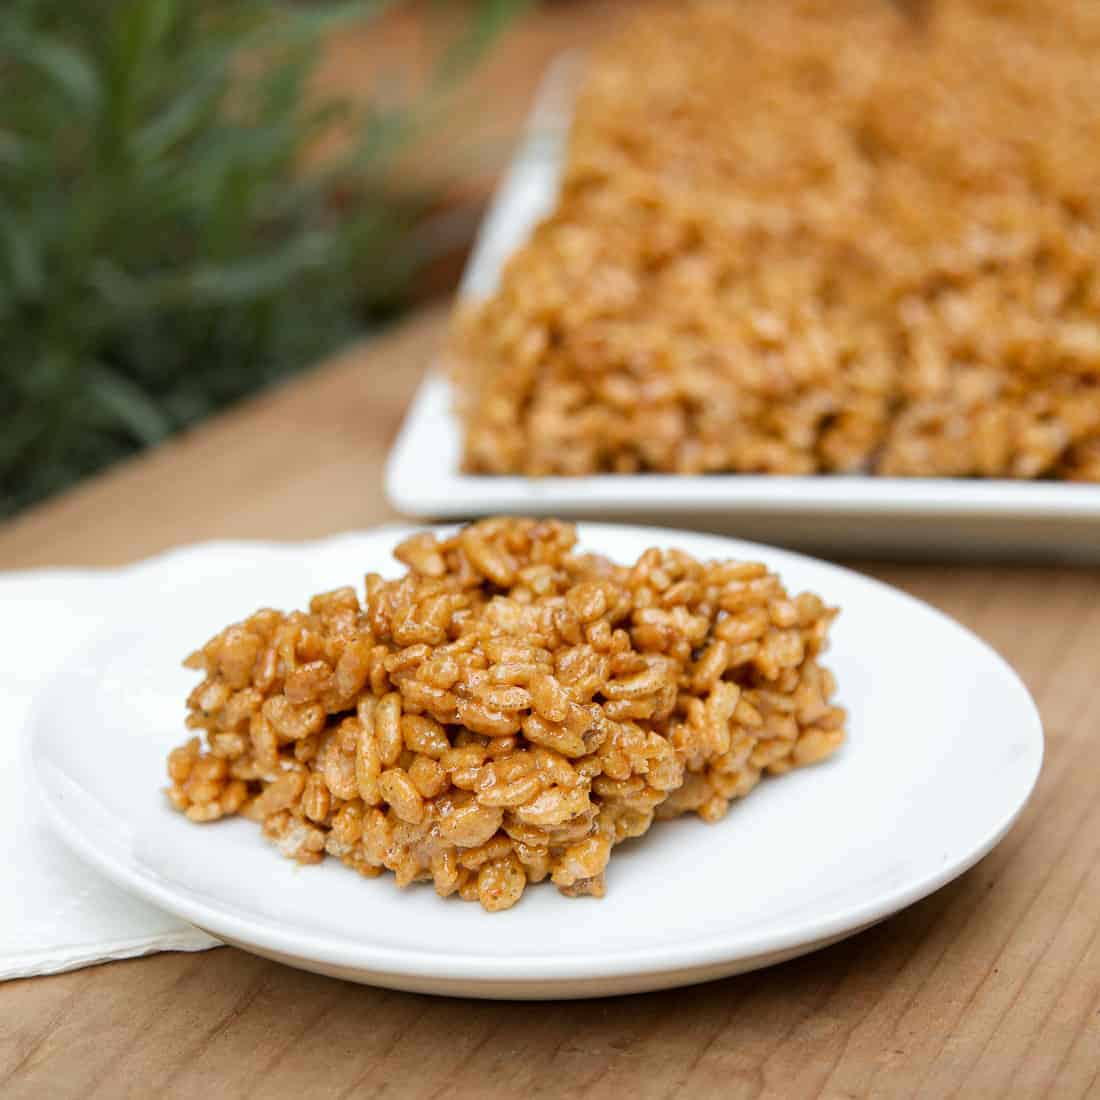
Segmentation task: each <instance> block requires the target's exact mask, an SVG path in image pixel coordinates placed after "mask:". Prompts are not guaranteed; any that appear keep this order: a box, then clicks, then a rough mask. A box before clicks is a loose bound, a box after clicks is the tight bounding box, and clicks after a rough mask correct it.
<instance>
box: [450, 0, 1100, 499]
mask: <svg viewBox="0 0 1100 1100" xmlns="http://www.w3.org/2000/svg"><path fill="white" fill-rule="evenodd" d="M1098 56H1100V4H1097V3H1096V2H1095V0H931V2H922V3H916V2H912V3H888V2H885V0H769V2H764V0H755V2H754V0H738V2H732V0H714V2H711V3H705V2H694V3H693V2H683V3H678V4H669V5H666V6H665V7H664V8H663V9H661V10H659V11H658V12H657V13H652V12H651V13H648V14H645V15H644V16H642V17H641V18H640V19H638V20H637V21H636V22H635V23H634V24H633V25H632V26H630V27H629V28H628V29H627V30H626V32H625V33H624V34H623V35H622V37H621V38H620V39H619V40H618V41H617V42H615V43H613V44H612V45H611V46H610V47H609V48H607V49H606V50H605V51H604V52H603V53H602V54H601V55H599V56H598V57H597V59H596V60H595V62H594V64H593V66H592V70H591V73H590V76H589V78H588V81H587V84H586V87H585V89H584V91H583V94H582V95H581V98H580V102H579V104H578V108H577V111H576V121H575V125H574V132H573V136H572V142H571V147H570V150H569V154H568V162H567V166H566V172H565V179H564V183H563V188H562V193H561V198H560V201H559V204H558V207H557V209H556V211H555V212H554V213H553V215H552V216H551V217H550V218H549V219H548V220H547V221H545V222H544V223H543V224H542V225H541V227H539V228H538V229H537V230H536V231H535V233H534V235H533V237H532V239H531V240H530V242H529V243H528V244H527V245H526V246H525V247H523V248H521V249H520V250H519V252H518V253H517V254H516V255H515V256H514V257H513V259H512V260H511V262H510V263H509V265H508V266H507V268H506V271H505V273H504V275H503V280H502V283H501V286H500V287H499V289H498V291H497V292H496V293H495V294H494V295H493V296H492V297H491V298H489V299H488V300H487V301H485V302H484V303H482V304H480V305H478V306H475V307H473V308H472V309H468V310H466V311H464V312H463V313H462V314H461V315H460V317H459V318H458V322H457V324H456V334H455V342H454V358H455V377H456V379H457V381H458V383H459V389H460V394H461V397H460V409H461V412H462V414H463V419H464V422H465V466H466V468H467V470H469V471H471V472H474V473H483V474H505V473H520V474H528V475H532V476H540V475H554V474H557V475H577V474H588V473H596V472H619V473H632V472H637V471H664V472H673V473H706V472H718V471H735V472H746V473H747V472H763V473H785V474H806V473H814V472H830V471H865V472H874V473H879V474H886V475H895V476H900V475H935V476H941V475H944V476H947V475H950V476H988V477H1015V478H1035V477H1054V478H1067V479H1080V480H1089V481H1100V275H1098V273H1097V257H1098V256H1100V113H1098V112H1097V109H1096V104H1097V103H1100V65H1098V64H1097V62H1096V59H1097V57H1098Z"/></svg>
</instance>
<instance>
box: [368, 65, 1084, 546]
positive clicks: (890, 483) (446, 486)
mask: <svg viewBox="0 0 1100 1100" xmlns="http://www.w3.org/2000/svg"><path fill="white" fill-rule="evenodd" d="M576 66H577V60H576V59H575V58H572V57H567V58H563V59H562V60H561V61H559V62H558V63H557V64H556V65H555V66H554V67H553V68H552V69H551V71H550V73H549V75H548V76H547V78H546V80H545V81H544V83H543V86H542V90H541V91H540V93H539V96H538V100H537V103H536V105H535V109H534V111H533V113H532V116H531V120H530V124H529V126H528V129H527V134H526V136H525V138H524V140H523V142H522V143H521V145H520V148H519V150H518V151H517V153H516V156H515V158H514V160H513V162H512V165H511V168H510V170H509V172H508V175H507V176H506V178H505V180H504V182H503V184H502V185H501V188H500V190H499V191H498V193H497V195H496V197H495V199H494V202H493V205H492V208H491V210H490V212H489V215H488V217H487V218H486V220H485V223H484V225H483V227H482V230H481V233H480V236H479V239H478V241H477V244H476V246H475V249H474V252H473V255H472V256H471V259H470V263H469V266H468V268H467V271H466V274H465V277H464V279H463V283H462V287H461V290H460V294H461V295H463V296H466V297H475V298H476V297H480V296H484V295H486V294H489V293H491V292H492V290H493V287H494V286H495V284H496V281H497V278H498V277H499V273H500V270H501V268H502V266H503V264H504V262H505V261H506V259H507V258H508V256H509V255H510V254H511V253H512V252H513V251H514V250H515V249H516V248H518V247H519V246H520V245H521V244H522V243H523V241H524V240H525V239H526V237H527V235H528V234H529V233H530V231H531V229H532V228H533V227H534V226H535V224H536V223H537V222H538V221H539V220H540V218H542V217H543V216H544V215H545V214H547V213H548V212H549V211H550V209H551V208H552V206H553V203H554V199H555V196H556V192H557V185H558V177H559V171H560V166H561V162H562V157H563V153H564V148H565V142H566V137H567V135H568V128H569V117H570V101H571V90H572V88H573V87H574V86H575V82H576V72H575V71H576ZM460 456H461V427H460V425H459V423H458V420H457V418H456V417H455V415H454V412H453V394H452V392H451V388H450V385H449V383H448V382H447V380H446V378H445V377H444V376H443V373H442V371H441V370H438V369H437V370H432V371H430V372H429V374H428V375H427V377H426V379H425V381H424V383H423V385H422V386H421V388H420V390H419V392H418V393H417V395H416V398H415V400H414V402H413V404H412V407H411V408H410V410H409V414H408V417H407V418H406V421H405V424H404V426H403V428H402V430H401V434H400V436H399V437H398V439H397V442H396V443H395V445H394V448H393V450H392V452H391V454H390V459H389V463H388V466H387V471H386V491H387V494H388V496H389V499H390V501H391V503H392V504H393V505H394V507H395V508H397V509H398V510H399V511H400V512H402V513H404V514H405V515H409V516H416V517H431V518H451V517H456V518H457V517H473V516H480V515H487V514H490V513H512V514H524V515H555V516H560V517H587V518H600V519H622V520H634V521H646V522H651V523H668V524H678V525H680V526H691V527H694V528H697V529H701V530H713V531H720V532H724V533H728V534H736V535H739V536H741V537H743V538H752V539H759V540H763V541H766V542H774V543H780V544H785V545H789V546H797V547H802V548H809V549H815V550H818V551H823V552H826V553H832V554H862V555H866V554H887V555H890V556H898V555H904V556H917V557H920V556H928V555H937V556H941V557H955V558H961V557H971V556H974V555H982V556H984V557H991V558H992V557H998V558H1021V559H1022V558H1043V559H1052V560H1076V561H1081V562H1100V485H1078V484H1058V483H1053V482H1017V481H999V480H964V479H947V478H938V479H917V478H883V477H866V476H862V475H852V476H817V477H778V476H758V475H743V474H728V475H727V474H718V475H713V474H712V475H708V476H699V477H694V476H678V475H666V474H642V475H626V476H616V475H601V476H594V477H576V478H559V477H548V478H522V477H485V476H471V475H468V474H464V473H462V470H461V464H460Z"/></svg>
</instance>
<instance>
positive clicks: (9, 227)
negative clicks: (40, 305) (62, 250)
mask: <svg viewBox="0 0 1100 1100" xmlns="http://www.w3.org/2000/svg"><path fill="white" fill-rule="evenodd" d="M0 246H2V248H3V255H4V259H5V260H6V263H5V265H4V266H5V268H6V270H7V273H8V275H9V277H10V280H11V285H12V288H13V289H14V290H15V292H16V294H17V295H18V296H19V297H22V298H25V299H34V298H38V297H40V296H41V294H42V291H43V288H44V287H45V284H46V277H45V270H44V268H43V265H42V256H41V254H40V252H39V247H38V246H39V241H38V240H36V239H35V237H34V234H33V233H32V232H31V230H30V228H29V227H25V226H22V225H20V224H19V223H18V222H17V221H16V219H15V218H14V217H12V216H11V215H10V214H8V213H6V212H5V213H2V214H0Z"/></svg>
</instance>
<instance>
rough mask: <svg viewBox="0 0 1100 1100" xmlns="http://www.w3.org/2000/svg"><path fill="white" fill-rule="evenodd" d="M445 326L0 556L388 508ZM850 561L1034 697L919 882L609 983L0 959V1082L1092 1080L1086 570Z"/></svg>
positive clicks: (740, 1090) (1091, 699)
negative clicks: (744, 953) (781, 957)
mask: <svg viewBox="0 0 1100 1100" xmlns="http://www.w3.org/2000/svg"><path fill="white" fill-rule="evenodd" d="M443 325H444V317H443V314H442V313H441V312H439V311H436V312H433V313H428V314H425V315H423V316H422V317H420V318H418V319H416V320H415V321H413V322H412V323H410V324H407V325H405V326H403V327H401V328H398V329H395V330H394V331H392V332H391V333H390V334H388V335H387V336H385V337H383V338H382V339H380V340H378V341H375V342H373V343H371V344H369V345H365V346H362V347H359V348H356V349H352V350H351V351H349V352H348V353H347V354H346V355H344V356H341V357H340V358H338V359H337V360H335V361H333V362H332V363H330V364H328V365H326V366H324V367H322V368H320V369H318V370H317V371H315V372H313V373H311V374H309V375H306V376H305V377H303V378H301V379H300V380H298V381H297V382H295V383H293V384H291V385H288V386H286V387H285V388H283V389H281V390H279V391H276V392H274V393H271V394H269V395H267V396H265V397H264V398H262V399H261V400H259V401H257V402H254V403H253V404H251V405H247V406H244V407H242V408H240V409H238V410H235V411H233V412H231V413H230V414H229V415H227V416H225V417H223V418H221V419H220V420H217V421H214V422H212V423H210V424H208V425H206V426H205V427H203V428H201V429H199V430H197V431H195V432H193V433H191V434H190V435H188V436H186V437H184V438H182V439H180V440H178V441H176V442H174V443H171V444H169V445H168V446H165V447H163V448H161V449H160V450H158V451H157V452H155V453H154V454H152V455H150V456H148V457H146V458H144V459H141V460H138V461H135V462H132V463H129V464H127V465H125V466H122V467H120V468H118V469H116V470H115V471H112V472H110V473H109V474H107V475H106V476H105V477H102V478H100V479H98V480H96V481H93V482H91V483H89V484H87V485H86V486H84V487H82V488H80V489H79V490H77V491H76V492H75V493H72V494H70V495H69V496H67V497H64V498H62V499H60V500H58V501H56V502H54V503H52V504H49V505H47V506H46V507H44V508H41V509H39V510H38V511H36V512H33V513H31V514H29V515H27V516H26V517H24V518H23V519H21V520H19V521H18V522H16V523H13V524H10V525H8V526H7V527H6V528H0V567H5V568H12V567H24V566H37V565H52V564H57V565H61V564H73V565H105V564H114V563H119V562H124V561H129V560H132V559H134V558H136V557H140V556H142V555H145V554H149V553H152V552H154V551H157V550H159V549H162V548H165V547H168V546H171V545H176V544H179V543H183V542H190V541H194V540H197V539H203V538H211V537H222V536H245V535H252V536H260V537H278V538H295V537H307V536H312V535H319V534H323V533H326V532H330V531H336V530H341V529H346V528H351V527H363V526H366V525H368V524H372V523H376V522H379V521H381V520H385V519H387V518H391V514H390V513H389V511H388V510H387V508H386V505H385V504H384V502H383V499H382V491H381V472H382V465H383V460H384V455H385V453H386V450H387V448H388V446H389V443H390V440H391V437H392V436H393V434H394V432H395V431H396V429H397V427H398V423H399V420H400V417H401V414H402V411H403V409H404V406H405V403H406V401H407V399H408V397H409V395H410V393H411V392H412V389H413V387H414V386H415V384H416V382H417V380H418V377H419V375H420V372H421V370H422V368H423V366H424V364H425V363H426V362H427V361H428V359H429V358H430V356H431V354H432V352H433V350H434V349H435V348H436V346H437V345H438V342H439V340H440V338H441V334H442V330H443ZM861 568H862V569H863V570H864V571H866V572H868V573H870V574H872V575H874V576H876V577H880V578H881V579H883V580H886V581H888V582H890V583H892V584H896V585H899V586H900V587H902V588H904V589H906V590H908V591H910V592H912V593H913V594H915V595H917V596H919V597H920V598H922V599H925V600H928V601H930V602H931V603H934V604H936V605H937V606H939V607H941V608H943V609H944V610H945V611H947V612H948V613H949V614H951V615H954V616H955V617H956V618H958V619H959V620H961V621H962V622H963V623H965V624H966V625H968V626H970V627H971V628H973V629H974V630H976V631H977V632H978V633H979V634H981V635H982V636H983V637H985V638H986V639H988V640H989V641H990V642H991V643H992V644H993V645H994V646H996V647H997V648H998V649H1000V651H1001V652H1002V653H1004V654H1005V656H1006V657H1007V658H1008V659H1009V660H1010V661H1011V662H1012V663H1013V664H1014V665H1015V667H1016V668H1017V669H1018V670H1019V671H1020V673H1021V675H1022V676H1023V677H1024V679H1025V680H1026V681H1027V683H1028V686H1029V687H1030V688H1031V690H1032V691H1033V692H1034V694H1035V695H1036V697H1037V699H1038V701H1039V704H1040V709H1041V710H1042V713H1043V717H1044V721H1045V723H1046V728H1047V736H1048V750H1047V761H1046V764H1045V767H1044V769H1043V775H1042V778H1041V780H1040V783H1039V788H1038V791H1037V793H1036V795H1035V797H1034V799H1033V801H1032V802H1031V804H1030V805H1029V807H1028V809H1027V810H1026V811H1025V813H1024V815H1023V817H1022V819H1021V821H1020V822H1019V824H1018V825H1017V826H1016V828H1015V829H1013V831H1012V832H1011V833H1010V834H1009V836H1008V838H1007V839H1006V840H1005V841H1004V843H1002V844H1001V845H1000V846H999V847H998V848H997V849H996V850H995V851H994V852H993V853H992V854H991V855H990V856H989V857H988V858H986V859H985V860H983V861H982V862H981V863H980V864H979V865H978V866H977V867H976V868H974V869H973V870H972V871H971V872H969V873H968V874H966V875H964V876H963V877H962V878H961V879H959V880H957V881H956V882H954V883H952V884H951V885H949V886H948V887H946V888H945V889H943V890H940V891H939V892H938V893H936V894H934V895H933V896H932V897H930V898H928V899H926V900H925V901H923V902H921V903H920V904H918V905H915V906H913V907H912V908H910V909H908V910H906V911H905V912H903V913H901V914H899V915H898V916H896V917H894V918H892V919H891V920H888V921H886V922H884V923H883V924H881V925H879V926H878V927H876V928H874V929H872V930H870V931H868V932H865V933H863V934H862V935H860V936H857V937H855V938H854V939H851V940H849V941H847V942H845V943H842V944H839V945H837V946H835V947H833V948H830V949H828V950H826V951H822V952H819V953H817V954H815V955H812V956H809V957H807V958H803V959H799V960H796V961H794V962H790V963H787V964H785V965H783V966H779V967H775V968H773V969H771V970H767V971H763V972H760V973H756V974H749V975H745V976H742V977H738V978H732V979H729V980H727V981H722V982H717V983H713V984H711V985H707V986H703V987H699V988H695V989H688V990H679V991H673V992H668V993H659V994H651V995H646V996H634V997H626V998H621V999H617V1000H609V1001H582V1002H575V1003H566V1004H500V1003H491V1002H475V1001H459V1000H443V999H433V998H429V997H419V996H413V995H409V994H400V993H388V992H384V991H380V990H374V989H368V988H365V987H359V986H353V985H347V984H343V983H340V982H337V981H333V980H330V979H327V978H321V977H316V976H314V975H310V974H305V973H301V972H298V971H294V970H290V969H287V968H285V967H281V966H279V965H277V964H274V963H269V962H265V961H263V960H261V959H258V958H254V957H252V956H249V955H246V954H243V953H242V952H239V951H236V950H231V949H229V948H224V949H221V950H218V951H213V952H208V953H206V954H200V955H159V956H155V957H152V958H148V959H138V960H132V961H130V962H124V963H113V964H110V965H106V966H101V967H97V968H93V969H89V970H83V971H79V972H76V973H73V974H66V975H60V976H58V977H53V978H39V979H32V980H28V981H19V982H9V983H7V984H5V985H2V986H0V1095H3V1096H4V1097H5V1100H8V1098H12V1100H14V1098H23V1097H50V1098H54V1097H57V1098H65V1097H84V1096H92V1097H108V1098H116V1097H119V1098H124V1097H147V1096H151V1095H157V1096H161V1095H163V1096H167V1097H180V1098H192V1097H196V1096H202V1097H218V1098H221V1097H226V1098H238V1097H241V1098H243V1097H276V1098H281V1097H287V1098H291V1097H301V1096H308V1097H310V1098H311V1100H312V1098H327V1097H351V1096H355V1097H360V1096H366V1097H401V1098H404V1097H410V1098H420V1097H423V1098H425V1100H426V1098H429V1097H435V1098H444V1097H447V1098H460V1097H471V1098H473V1097H479V1098H480V1097H517V1096H522V1097H530V1098H536V1097H566V1098H575V1100H597V1098H604V1097H607V1098H612V1100H623V1098H624V1097H640V1098H645V1100H658V1098H666V1097H667V1098H671V1097H690V1098H695V1097H711V1096H714V1097H718V1096H721V1097H731V1098H741V1097H744V1098H749V1097H753V1098H755V1097H776V1098H784V1100H786V1098H791V1097H795V1098H798V1097H874V1098H879V1097H895V1096H896V1097H929V1098H939V1097H947V1096H961V1097H983V1098H984V1097H998V1096H1012V1097H1039V1096H1054V1097H1058V1098H1063V1097H1064V1098H1085V1097H1089V1096H1098V1095H1100V1076H1098V1073H1100V800H1098V799H1097V798H1096V785H1097V780H1096V776H1097V765H1096V759H1097V752H1098V750H1100V677H1098V675H1097V673H1098V671H1100V666H1098V660H1100V571H1098V570H1072V569H1063V568H1046V567H1044V568H1032V567H1025V566H1017V567H1009V566H997V567H989V566H984V565H972V566H952V567H951V568H944V567H939V566H935V565H913V564H907V565H890V564H872V565H868V564H863V565H862V566H861ZM883 630H884V643H885V644H888V630H889V625H888V624H884V625H883ZM920 690H921V688H920V670H919V669H914V681H913V701H912V702H913V705H914V706H919V705H920ZM899 766H904V762H902V761H899Z"/></svg>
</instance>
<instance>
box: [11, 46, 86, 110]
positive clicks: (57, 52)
mask: <svg viewBox="0 0 1100 1100" xmlns="http://www.w3.org/2000/svg"><path fill="white" fill-rule="evenodd" d="M0 50H3V51H4V52H6V53H9V54H10V55H11V57H13V58H14V59H16V60H18V62H19V63H20V64H23V65H27V66H29V67H31V68H32V69H35V70H36V71H37V72H38V73H40V74H41V75H42V76H43V77H45V78H46V79H47V80H48V81H49V82H50V83H51V84H52V85H53V86H54V87H55V88H56V89H57V90H58V91H59V92H61V93H62V94H63V95H64V96H65V97H66V98H67V99H68V100H69V103H70V105H71V106H74V107H76V108H78V110H79V112H80V113H81V114H87V115H91V114H94V113H95V112H96V111H97V110H98V109H99V104H100V101H101V99H102V96H103V89H102V86H101V85H100V81H99V76H98V74H97V73H96V71H95V68H94V67H93V66H92V65H91V64H90V63H89V62H88V60H87V59H86V58H85V57H84V56H83V55H82V54H81V53H80V52H79V51H78V50H76V49H73V48H72V47H70V46H68V45H66V44H65V43H64V42H62V41H60V40H59V39H56V38H49V37H46V36H45V35H41V34H35V33H33V32H31V31H29V30H25V31H17V30H11V31H8V32H7V33H5V34H4V35H3V37H0Z"/></svg>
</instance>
